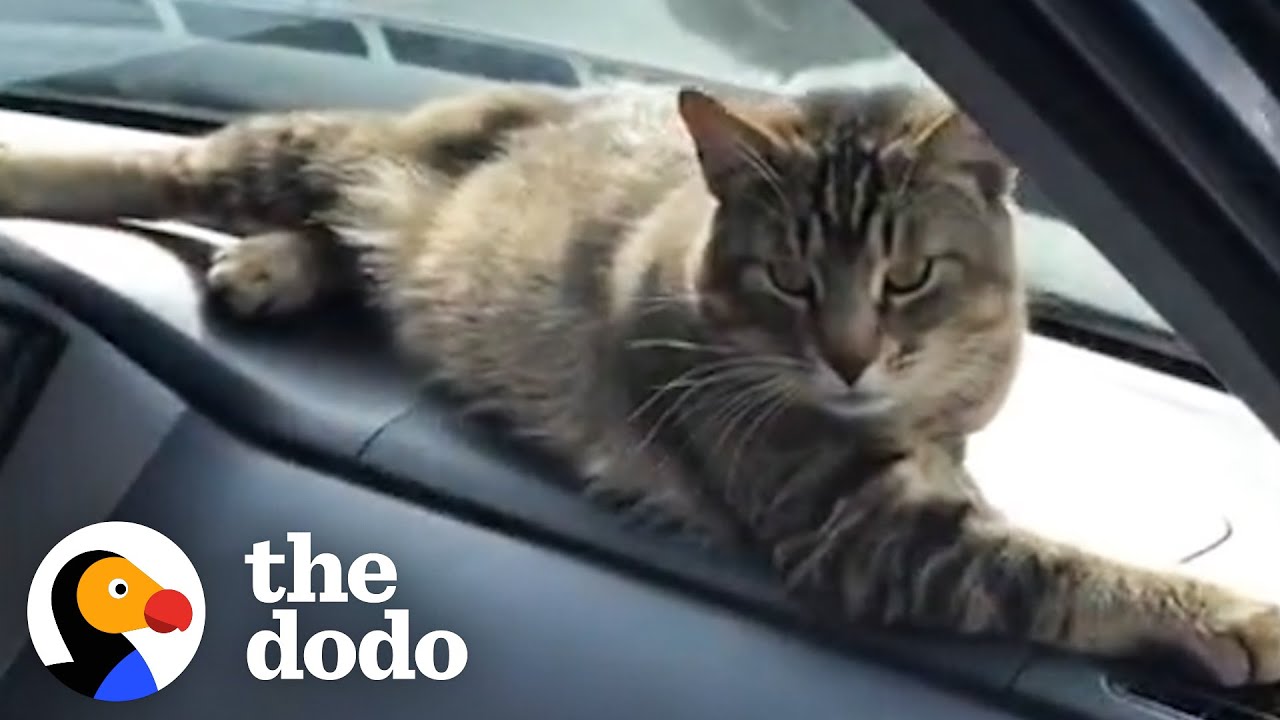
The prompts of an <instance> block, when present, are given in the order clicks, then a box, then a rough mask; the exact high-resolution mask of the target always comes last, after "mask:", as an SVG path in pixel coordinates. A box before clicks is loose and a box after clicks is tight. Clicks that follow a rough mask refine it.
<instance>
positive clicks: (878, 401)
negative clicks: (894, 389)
mask: <svg viewBox="0 0 1280 720" xmlns="http://www.w3.org/2000/svg"><path fill="white" fill-rule="evenodd" d="M896 404H897V403H896V402H895V401H894V399H893V398H892V397H889V396H888V395H882V394H878V393H865V392H857V391H854V390H850V391H848V392H845V393H842V394H840V395H835V396H832V397H827V398H823V400H822V407H823V409H824V410H826V411H827V412H830V413H831V414H832V415H835V416H837V417H842V418H848V419H864V418H874V417H877V416H881V415H884V414H886V413H889V412H891V411H892V410H893V409H894V407H895V406H896Z"/></svg>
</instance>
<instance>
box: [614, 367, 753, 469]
mask: <svg viewBox="0 0 1280 720" xmlns="http://www.w3.org/2000/svg"><path fill="white" fill-rule="evenodd" d="M768 359H770V358H768V357H767V356H766V357H764V358H760V357H745V358H731V359H729V360H727V361H719V362H717V363H709V364H706V365H702V366H698V367H695V368H692V369H691V370H688V371H686V372H684V373H682V374H681V375H680V376H678V377H677V378H675V379H674V380H672V381H670V382H668V383H664V384H663V385H662V386H661V387H660V388H659V389H658V390H656V391H655V393H654V395H652V396H650V397H649V398H648V399H646V400H645V402H644V403H642V404H641V406H640V407H639V408H637V409H636V410H635V411H633V412H632V413H631V415H630V416H629V418H628V422H634V420H635V419H636V417H638V416H639V414H640V413H641V412H643V410H645V409H647V408H648V407H651V406H652V404H653V403H654V402H656V400H657V399H658V398H659V397H661V396H662V395H663V394H665V393H667V392H669V391H671V390H673V389H679V388H681V387H684V388H685V389H684V392H683V393H681V394H680V396H679V397H677V398H676V399H675V401H674V402H672V404H671V405H670V406H668V407H667V408H666V409H665V410H664V411H663V412H662V414H661V415H659V416H658V419H657V420H655V421H654V423H653V425H652V426H651V427H650V428H649V431H648V432H647V433H646V434H645V436H644V437H643V438H642V439H641V440H640V442H638V443H637V444H636V446H635V447H634V448H633V449H632V452H633V453H634V452H640V451H642V450H643V449H644V448H646V447H648V446H649V444H650V443H652V442H653V440H654V439H655V438H656V437H657V436H658V434H659V433H660V432H661V431H662V429H663V428H664V427H665V426H666V424H667V423H668V422H669V421H671V420H672V419H677V420H678V421H680V422H683V421H684V420H685V419H687V417H688V413H690V412H696V411H697V410H699V409H701V408H702V407H703V406H704V405H705V404H706V403H707V402H709V401H711V400H712V399H714V398H715V397H718V395H717V396H712V395H710V394H708V393H702V392H699V391H700V390H707V389H708V388H712V387H714V386H716V385H719V384H723V383H726V382H729V381H731V380H735V379H736V380H741V379H743V378H746V379H751V378H752V377H753V376H755V375H756V374H757V373H761V374H764V375H765V376H766V379H774V378H776V377H777V366H771V365H769V364H768V363H767V362H764V361H767V360H768ZM698 371H704V372H707V373H708V374H707V375H705V376H701V377H687V376H690V375H692V374H694V373H696V372H698ZM690 399H693V405H692V406H691V407H689V408H688V409H687V412H685V411H684V410H682V407H683V406H685V405H687V404H688V403H689V401H690Z"/></svg>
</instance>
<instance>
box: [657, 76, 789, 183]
mask: <svg viewBox="0 0 1280 720" xmlns="http://www.w3.org/2000/svg"><path fill="white" fill-rule="evenodd" d="M678 106H679V109H680V119H681V120H683V121H684V126H685V128H686V129H687V130H688V131H689V136H690V137H691V138H692V139H693V145H694V149H695V150H696V151H697V153H698V164H699V165H700V166H701V167H702V175H703V178H704V179H705V180H706V183H707V188H708V189H709V190H710V191H711V193H712V194H713V195H715V196H716V197H723V196H724V195H725V194H726V193H728V192H729V191H730V189H731V188H732V186H733V184H734V183H733V182H732V181H733V178H735V177H738V176H741V175H743V174H744V173H755V174H766V173H769V172H771V168H770V167H769V157H770V155H771V152H770V150H771V149H772V148H773V145H774V143H773V141H772V140H770V138H769V136H768V135H766V134H765V133H764V132H763V131H761V130H760V129H759V128H757V127H756V126H754V125H752V124H751V122H749V121H748V120H746V119H745V118H742V117H739V116H738V115H735V114H734V113H733V112H731V111H730V110H729V109H728V108H726V107H725V106H724V105H723V104H721V103H720V102H719V101H718V100H716V99H715V98H713V97H711V96H710V95H707V94H706V93H704V92H702V91H700V90H695V89H693V88H683V89H681V90H680V94H679V97H678Z"/></svg>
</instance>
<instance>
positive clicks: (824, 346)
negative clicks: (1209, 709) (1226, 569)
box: [0, 86, 1280, 685]
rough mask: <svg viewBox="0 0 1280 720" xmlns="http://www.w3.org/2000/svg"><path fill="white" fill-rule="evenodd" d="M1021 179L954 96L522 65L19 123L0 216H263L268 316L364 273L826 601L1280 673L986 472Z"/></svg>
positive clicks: (465, 371)
mask: <svg viewBox="0 0 1280 720" xmlns="http://www.w3.org/2000/svg"><path fill="white" fill-rule="evenodd" d="M1015 176H1016V173H1015V170H1014V168H1013V167H1012V166H1011V165H1010V164H1009V162H1008V161H1007V160H1006V158H1005V157H1003V156H1002V155H1001V153H1000V152H999V151H998V150H997V149H996V148H995V147H994V146H993V145H992V144H991V143H990V142H989V140H988V139H987V138H986V137H985V136H984V135H983V133H982V132H981V131H980V130H979V129H978V128H977V127H976V126H975V125H974V123H972V122H971V121H970V120H969V119H968V118H967V117H966V116H965V115H964V114H963V113H961V112H959V111H958V110H957V109H956V108H955V107H954V106H953V105H952V104H950V102H949V101H948V100H947V99H946V98H945V97H943V96H941V95H939V94H936V93H934V92H932V91H924V90H915V89H908V88H906V87H899V86H884V87H877V88H870V89H865V88H864V89H861V90H849V91H844V90H821V91H819V90H811V91H806V92H802V93H795V94H793V95H790V96H786V97H781V98H778V97H768V98H765V97H760V98H757V97H748V96H742V97H729V96H728V95H724V96H713V95H711V94H708V93H706V92H703V91H699V90H694V89H691V88H684V89H679V88H661V87H611V88H602V89H594V90H589V91H573V92H562V91H558V90H549V89H542V88H535V87H515V86H510V87H501V88H497V89H490V90H485V91H480V92H476V93H474V94H470V95H465V96H460V97H455V98H451V99H444V100H433V101H430V102H427V103H425V104H424V105H422V106H421V107H419V108H417V109H415V110H413V111H411V112H408V113H405V114H393V113H387V114H378V113H341V112H334V113H292V114H285V115H278V116H276V115H273V116H255V117H250V118H246V119H244V120H242V121H239V122H236V123H233V124H231V125H229V126H228V127H225V128H223V129H221V130H218V131H216V132H214V133H212V134H210V135H208V136H206V137H204V138H200V139H196V140H193V141H191V142H190V143H188V144H185V145H183V146H181V147H179V148H177V149H173V150H164V151H159V152H119V153H114V154H112V153H107V154H62V155H59V154H35V153H28V152H23V151H20V150H10V151H8V152H7V154H4V155H0V213H2V214H4V215H8V216H25V217H32V218H44V219H54V220H64V221H73V222H89V223H110V222H112V221H114V220H116V219H118V218H176V219H181V220H186V221H191V222H197V223H205V224H211V225H213V226H215V227H218V228H221V229H225V230H230V231H233V232H236V233H239V234H241V235H243V236H244V239H243V240H242V241H241V242H239V243H238V244H236V245H234V246H231V247H230V248H229V249H227V250H226V251H225V252H223V253H222V254H220V255H219V256H218V257H217V258H216V259H215V262H214V264H213V265H212V267H211V269H210V271H209V273H208V285H209V288H210V290H211V292H213V293H214V294H215V295H216V297H218V298H220V299H221V300H222V301H223V302H224V303H225V305H226V306H227V307H229V308H230V309H232V310H233V311H234V312H236V313H238V314H240V315H243V316H263V315H283V314H288V313H290V312H292V311H295V310H297V309H299V308H301V307H303V306H305V305H307V304H308V303H311V302H312V301H313V300H315V299H317V298H318V297H320V296H322V295H325V294H327V293H330V292H334V291H337V290H341V289H344V288H345V287H346V285H347V284H348V283H350V282H352V279H353V278H355V279H358V281H359V283H360V285H361V286H362V287H364V288H365V289H366V292H367V293H368V294H369V295H370V296H371V297H372V299H373V300H374V301H375V302H376V303H377V304H378V305H380V306H381V308H383V309H384V310H385V311H386V313H387V314H388V317H389V318H390V319H391V321H392V322H393V324H394V327H395V330H396V334H397V337H398V339H399V342H400V344H401V345H402V346H403V348H404V349H405V350H406V351H407V352H408V353H410V354H411V355H413V356H416V357H420V358H422V359H423V360H425V361H427V362H428V363H429V365H430V366H431V367H432V368H433V371H434V372H438V373H440V375H441V376H442V377H443V378H444V379H445V380H446V381H448V382H449V383H451V384H452V385H453V386H454V387H455V389H457V390H460V391H462V392H463V393H465V394H466V395H468V396H470V397H472V398H474V399H476V401H477V402H479V403H481V404H483V405H484V406H485V407H489V408H492V409H495V410H498V411H500V412H501V413H503V414H504V415H505V416H506V417H507V418H508V419H510V420H511V421H513V423H514V424H515V425H516V426H517V427H518V428H520V429H521V430H523V431H525V432H527V433H529V434H531V435H533V436H536V438H537V439H538V442H540V443H542V445H543V446H544V447H545V448H547V449H549V450H551V451H554V452H556V453H558V454H560V455H562V456H564V457H565V458H567V459H568V460H570V461H571V462H573V463H575V464H576V466H577V467H578V468H579V469H580V471H581V478H582V486H583V489H584V490H585V491H586V492H587V493H588V494H590V495H592V496H594V497H596V498H598V499H599V500H600V501H602V502H606V503H609V504H611V505H612V506H616V507H624V506H625V507H629V508H631V509H632V510H633V511H636V512H642V513H645V514H648V515H649V516H652V517H655V518H665V519H670V520H671V521H673V522H674V523H675V524H677V525H678V526H679V527H680V528H682V529H684V530H685V531H687V532H690V533H693V534H695V535H696V536H698V537H703V538H706V539H708V540H709V541H711V542H716V543H722V544H725V545H726V546H730V547H745V548H747V549H748V550H749V551H751V552H757V553H761V554H762V556H764V557H767V558H769V559H770V560H771V561H772V562H773V564H774V565H775V566H776V568H777V570H778V573H779V577H780V578H781V579H783V580H785V582H786V583H787V584H788V586H789V587H790V588H792V589H793V590H794V591H795V592H796V593H797V595H798V596H802V597H804V598H806V599H809V600H811V601H812V602H813V603H814V607H815V609H817V608H820V609H821V610H822V611H826V610H829V609H832V608H835V609H837V610H838V611H839V612H840V614H841V615H842V616H843V617H844V618H846V619H848V620H856V621H870V622H877V623H884V624H899V625H909V626H914V627H918V628H931V629H940V630H945V631H951V632H958V633H964V634H970V635H996V636H1003V637H1006V638H1017V639H1024V640H1031V641H1035V642H1039V643H1044V644H1048V645H1051V646H1055V647H1059V648H1063V649H1068V650H1072V651H1079V652H1085V653H1090V654H1097V655H1102V656H1121V655H1126V656H1127V655H1132V654H1136V653H1142V652H1146V651H1147V650H1149V649H1154V648H1159V649H1163V650H1172V651H1174V652H1176V653H1178V654H1179V656H1181V657H1183V658H1186V659H1189V660H1191V661H1193V662H1194V663H1196V667H1198V668H1200V669H1203V670H1204V671H1206V672H1207V674H1208V676H1209V677H1211V678H1212V679H1214V680H1216V681H1217V682H1218V683H1221V684H1224V685H1239V684H1251V683H1267V682H1275V681H1280V610H1278V609H1277V608H1275V607H1271V606H1269V605H1266V604H1263V603H1261V602H1256V601H1253V600H1250V599H1247V598H1244V597H1240V596H1237V595H1236V594H1234V593H1233V592H1231V591H1229V590H1226V589H1224V588H1220V587H1218V586H1214V585H1210V584H1207V583H1204V582H1201V581H1198V580H1193V579H1190V578H1187V577H1183V576H1179V575H1174V574H1168V573H1163V572H1155V571H1150V570H1145V569H1139V568H1137V567H1130V566H1126V565H1122V564H1119V563H1117V562H1113V561H1111V560H1107V559H1103V558H1101V557H1097V556H1094V555H1090V554H1088V553H1086V552H1084V551H1082V550H1079V549H1076V548H1073V547H1069V546H1065V545H1062V544H1059V543H1056V542H1053V541H1050V540H1047V539H1044V538H1041V537H1038V536H1036V535H1034V534H1032V533H1030V532H1028V531H1026V530H1023V529H1020V528H1017V527H1014V526H1012V525H1011V524H1009V523H1007V522H1006V521H1004V520H1002V519H1001V517H999V515H998V514H997V513H996V512H995V511H994V510H993V509H992V508H991V507H990V506H989V505H988V504H987V503H985V502H984V501H983V499H982V497H981V496H980V494H979V492H978V490H977V489H976V487H975V484H974V483H973V482H972V480H971V479H970V477H969V476H968V475H967V474H966V472H965V469H964V466H963V447H964V441H965V437H966V436H967V435H969V434H972V433H974V432H975V431H977V430H978V429H980V428H982V427H983V426H984V425H985V424H986V423H987V422H988V421H989V420H990V419H991V418H992V416H993V415H994V414H995V413H996V412H997V410H998V409H999V407H1000V406H1001V403H1002V401H1003V398H1004V396H1005V394H1006V391H1007V389H1008V387H1009V385H1010V381H1011V378H1012V376H1013V373H1014V369H1015V367H1016V365H1017V362H1018V356H1019V343H1020V340H1021V338H1022V335H1023V332H1024V309H1023V298H1022V288H1021V286H1020V278H1019V273H1018V266H1017V263H1016V262H1015V257H1014V239H1013V236H1012V229H1011V225H1012V213H1013V212H1015V210H1014V209H1013V207H1012V204H1011V201H1010V193H1011V191H1012V189H1013V186H1014V183H1015ZM336 249H342V250H343V252H335V250H336ZM353 260H354V262H355V263H356V264H357V265H358V269H359V272H358V273H353V272H351V269H352V267H351V266H350V264H351V263H352V262H353ZM1029 481H1031V482H1034V478H1031V479H1029Z"/></svg>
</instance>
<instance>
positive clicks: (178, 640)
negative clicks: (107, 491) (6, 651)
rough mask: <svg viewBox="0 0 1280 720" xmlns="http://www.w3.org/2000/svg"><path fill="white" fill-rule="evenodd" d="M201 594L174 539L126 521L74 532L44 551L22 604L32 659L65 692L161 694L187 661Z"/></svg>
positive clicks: (115, 697)
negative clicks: (36, 657) (66, 689)
mask: <svg viewBox="0 0 1280 720" xmlns="http://www.w3.org/2000/svg"><path fill="white" fill-rule="evenodd" d="M204 610H205V608H204V589H203V588H202V587H201V585H200V577H199V576H198V575H197V574H196V571H195V568H194V567H193V566H192V565H191V561H190V560H189V559H188V558H187V556H186V555H185V554H184V553H183V552H182V550H181V549H179V548H178V546H177V545H175V544H174V543H173V541H171V540H169V538H167V537H165V536H164V535H162V534H160V533H158V532H156V531H155V530H152V529H151V528H148V527H144V526H142V525H138V524H135V523H128V522H105V523H98V524H97V525H90V526H88V527H85V528H81V529H80V530H77V531H76V532H74V533H72V534H70V535H68V536H67V537H65V538H63V539H62V541H61V542H59V543H58V544H57V545H55V546H54V547H53V549H52V550H50V551H49V554H48V555H46V556H45V558H44V561H43V562H41V563H40V567H39V569H37V570H36V574H35V577H34V578H33V579H32V582H31V593H30V594H29V595H28V597H27V624H28V627H29V629H30V631H31V642H32V644H33V645H35V650H36V654H38V655H39V656H40V660H41V662H43V663H44V664H45V666H47V667H48V668H49V670H50V671H52V672H53V674H54V676H55V677H57V678H58V679H59V680H61V681H62V683H63V684H64V685H66V686H67V687H69V688H71V689H72V690H75V691H76V692H78V693H80V694H82V695H86V696H88V697H91V698H93V699H95V700H107V701H113V702H122V701H125V700H136V699H138V698H142V697H146V696H147V695H150V694H152V693H154V692H156V691H157V690H160V689H161V688H163V687H165V686H166V685H168V684H169V683H171V682H173V680H174V679H176V678H177V677H178V675H180V674H181V673H182V671H183V670H184V669H186V667H187V665H188V664H189V663H190V662H191V659H192V658H193V657H195V653H196V649H197V648H198V647H199V645H200V636H201V634H202V633H203V632H204V617H205V616H204Z"/></svg>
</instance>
